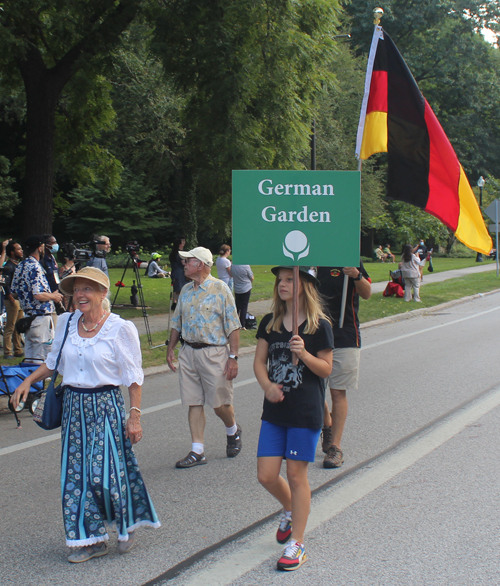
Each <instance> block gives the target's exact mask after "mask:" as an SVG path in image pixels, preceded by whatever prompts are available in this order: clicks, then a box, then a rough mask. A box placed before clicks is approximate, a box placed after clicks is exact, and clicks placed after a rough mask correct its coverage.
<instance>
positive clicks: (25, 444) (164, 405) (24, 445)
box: [0, 377, 257, 456]
mask: <svg viewBox="0 0 500 586" xmlns="http://www.w3.org/2000/svg"><path fill="white" fill-rule="evenodd" d="M255 382H257V379H256V378H255V377H252V378H247V379H245V380H242V381H239V382H237V383H235V384H234V388H235V389H238V388H240V387H244V386H245V385H250V384H252V383H255ZM180 404H181V401H180V399H176V400H175V401H168V403H162V404H161V405H155V406H154V407H147V408H146V409H143V410H142V414H143V415H148V414H149V413H155V412H156V411H162V410H163V409H169V408H170V407H177V406H178V405H180ZM59 439H61V434H60V433H51V434H50V435H47V436H45V437H41V438H38V439H34V440H30V441H28V442H23V443H21V444H14V445H13V446H9V447H7V448H0V456H5V455H7V454H12V453H13V452H19V451H20V450H27V449H29V448H34V447H35V446H40V445H42V444H46V443H48V442H53V441H55V440H59Z"/></svg>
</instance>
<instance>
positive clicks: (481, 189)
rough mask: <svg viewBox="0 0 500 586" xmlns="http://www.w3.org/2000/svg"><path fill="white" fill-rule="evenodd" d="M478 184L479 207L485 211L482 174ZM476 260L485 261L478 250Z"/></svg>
mask: <svg viewBox="0 0 500 586" xmlns="http://www.w3.org/2000/svg"><path fill="white" fill-rule="evenodd" d="M477 186H478V187H479V209H480V210H481V212H482V211H483V187H484V178H483V176H482V175H481V176H480V177H479V179H478V180H477ZM476 262H483V255H482V254H481V253H480V252H478V253H477V255H476Z"/></svg>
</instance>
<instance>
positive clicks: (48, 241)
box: [40, 234, 60, 292]
mask: <svg viewBox="0 0 500 586" xmlns="http://www.w3.org/2000/svg"><path fill="white" fill-rule="evenodd" d="M42 239H43V242H44V244H45V253H44V255H43V258H42V259H41V260H40V264H41V265H42V267H43V268H44V269H45V275H46V277H47V281H48V282H49V287H50V290H51V291H52V292H54V291H58V289H59V282H60V279H59V271H58V267H57V261H56V259H55V257H54V255H55V254H56V253H57V252H58V250H59V244H57V240H56V239H55V237H54V236H52V234H44V235H43V236H42Z"/></svg>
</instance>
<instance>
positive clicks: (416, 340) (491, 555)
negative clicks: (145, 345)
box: [0, 293, 500, 586]
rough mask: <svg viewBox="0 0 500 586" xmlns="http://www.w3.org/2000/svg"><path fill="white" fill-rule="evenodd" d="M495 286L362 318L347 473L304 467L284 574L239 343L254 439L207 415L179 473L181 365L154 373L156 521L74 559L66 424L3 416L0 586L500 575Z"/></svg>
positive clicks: (240, 389) (148, 424) (240, 388)
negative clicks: (66, 511)
mask: <svg viewBox="0 0 500 586" xmlns="http://www.w3.org/2000/svg"><path fill="white" fill-rule="evenodd" d="M499 301H500V293H494V294H491V295H485V296H483V297H478V298H475V299H473V300H470V301H467V302H465V303H460V304H456V305H453V306H452V307H447V308H446V309H441V310H440V309H437V310H435V311H428V312H423V313H420V314H419V315H418V316H414V317H411V318H409V319H398V318H396V319H395V320H394V321H391V322H388V323H385V324H383V325H377V326H372V327H368V328H365V329H364V330H363V344H364V347H363V351H362V370H361V379H360V388H359V390H358V391H355V392H352V393H351V394H350V413H349V418H348V423H347V427H346V432H345V435H344V441H343V448H344V453H345V458H346V462H345V464H344V466H343V467H342V468H341V469H340V470H338V471H331V470H324V469H323V468H322V467H321V462H322V454H321V453H320V451H319V450H318V453H317V458H316V462H315V463H314V464H312V465H311V466H310V482H311V487H312V488H313V490H314V496H313V506H312V512H311V516H310V522H309V525H308V533H307V536H306V545H307V549H308V554H309V560H308V562H307V563H306V564H305V565H304V566H303V567H302V568H301V569H300V570H298V571H297V572H293V573H283V574H282V573H278V572H276V571H275V569H274V567H275V562H276V560H277V558H278V557H279V553H280V547H279V546H278V545H277V544H276V543H275V542H273V539H274V533H275V530H276V523H277V517H276V516H273V517H271V520H270V521H266V519H267V518H268V517H269V516H272V515H275V514H276V513H277V511H278V506H277V504H276V503H275V501H274V500H273V499H272V498H271V497H270V496H269V495H268V494H267V493H266V492H265V491H264V489H262V488H261V487H260V485H259V484H258V483H257V481H256V478H255V453H256V444H257V435H258V429H259V418H260V413H261V401H262V393H261V391H260V389H259V388H258V386H257V384H256V383H255V382H254V378H253V372H252V355H251V354H249V355H246V356H242V358H241V360H240V363H241V365H240V374H239V376H238V379H237V383H236V390H235V408H236V413H237V419H238V422H239V423H240V424H241V425H242V427H243V439H244V449H243V451H242V453H241V455H240V456H238V457H237V458H236V459H234V460H228V459H226V458H225V437H224V429H223V427H222V425H221V423H220V422H219V420H217V419H216V418H215V416H214V415H213V413H208V417H207V430H206V441H205V445H206V455H207V458H208V464H207V465H206V466H201V467H198V468H194V469H190V470H176V469H175V468H174V463H175V461H176V460H177V459H178V458H180V457H182V456H184V455H185V454H186V453H187V452H188V451H189V448H190V438H189V432H188V427H187V421H186V413H185V410H184V409H183V408H182V407H181V406H180V405H179V402H178V382H177V376H176V375H171V374H170V375H167V374H160V375H155V376H151V377H148V378H147V381H146V383H145V385H144V396H143V407H144V415H143V425H144V440H143V441H142V442H141V443H140V444H139V445H138V446H137V448H136V453H137V456H138V459H139V464H140V466H141V470H142V473H143V475H144V478H145V480H146V484H147V486H148V488H149V490H150V494H151V496H152V498H153V501H154V503H155V506H156V508H157V512H158V515H159V517H160V519H161V521H162V524H163V525H162V527H161V528H160V529H158V530H149V529H142V530H140V529H139V530H138V532H137V545H136V547H134V549H133V550H132V551H131V552H130V553H129V554H127V555H126V556H123V557H122V556H118V555H117V554H116V552H115V545H114V544H115V539H116V538H115V537H114V536H113V538H112V541H111V553H110V555H108V556H106V557H104V558H100V559H96V560H91V561H90V562H88V563H85V564H81V565H78V566H75V565H71V564H68V563H67V561H66V555H67V550H66V547H65V545H64V533H63V528H62V522H61V513H60V502H59V499H60V497H59V442H58V434H52V433H51V432H43V431H42V430H40V429H39V428H38V427H37V426H36V425H35V424H34V423H33V422H32V421H31V420H30V418H29V415H28V414H27V413H22V414H21V419H22V423H23V427H22V429H20V430H16V429H15V425H14V418H13V417H12V416H11V415H9V414H2V415H1V416H0V470H1V478H2V482H1V485H0V502H1V503H2V504H1V515H0V535H1V536H2V537H1V540H0V541H1V546H0V547H1V552H2V555H1V556H0V584H1V585H2V586H4V585H5V586H6V585H11V584H16V585H19V584H22V585H24V586H31V585H33V586H35V585H36V586H44V585H46V584H47V585H49V584H50V585H52V586H58V585H61V586H62V585H72V584H78V585H80V586H87V585H88V586H90V585H91V584H92V585H94V584H96V583H97V584H100V585H102V586H108V585H109V586H114V585H118V584H119V585H123V586H128V585H130V586H144V585H146V584H148V585H152V584H169V585H172V586H178V585H181V584H182V585H183V586H188V585H193V586H194V585H195V584H204V585H205V584H209V585H215V584H231V585H233V586H236V585H238V586H240V585H241V586H243V585H244V586H250V585H259V586H261V585H265V584H281V583H283V582H285V581H286V583H287V584H309V583H310V584H315V585H318V584H319V585H323V584H325V585H327V584H328V585H329V584H332V583H336V584H346V585H347V584H349V585H351V584H352V585H356V586H361V585H365V584H366V585H370V586H372V585H379V584H380V585H418V586H420V585H424V584H425V585H429V584H432V585H437V584H439V585H445V584H446V585H447V584H450V585H452V584H453V585H455V586H456V585H458V586H460V585H469V584H471V585H476V584H500V561H499V553H498V552H499V545H500V544H499V541H500V538H499V535H500V519H499V513H498V508H499V507H498V502H499V500H500V499H499V496H498V495H499V489H498V487H499V480H500V471H499V459H498V444H499V441H498V432H497V429H498V426H499V423H500V409H499V405H500V386H499V385H500V376H499V375H500V359H499V358H500V357H499V352H498V344H497V336H498V329H499V325H500V303H499Z"/></svg>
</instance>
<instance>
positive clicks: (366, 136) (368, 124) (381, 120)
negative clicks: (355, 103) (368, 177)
mask: <svg viewBox="0 0 500 586" xmlns="http://www.w3.org/2000/svg"><path fill="white" fill-rule="evenodd" d="M386 152H387V112H370V113H369V114H367V115H366V119H365V127H364V130H363V142H362V143H361V150H360V154H359V156H360V158H361V159H363V160H365V159H368V158H369V157H371V156H372V155H374V154H375V153H386Z"/></svg>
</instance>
